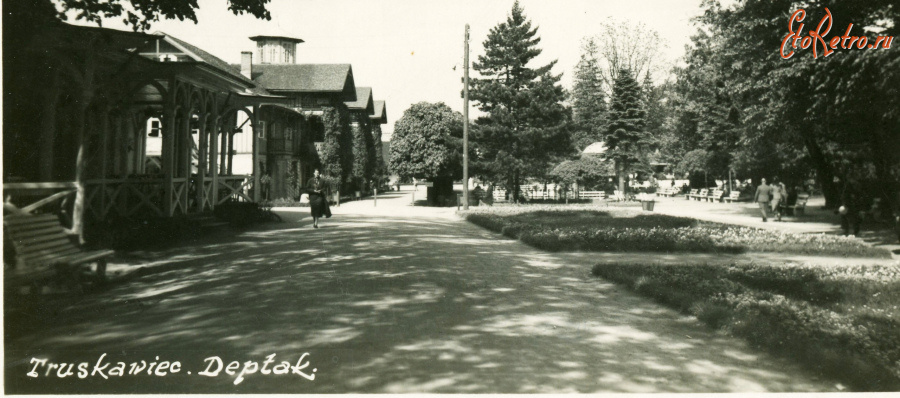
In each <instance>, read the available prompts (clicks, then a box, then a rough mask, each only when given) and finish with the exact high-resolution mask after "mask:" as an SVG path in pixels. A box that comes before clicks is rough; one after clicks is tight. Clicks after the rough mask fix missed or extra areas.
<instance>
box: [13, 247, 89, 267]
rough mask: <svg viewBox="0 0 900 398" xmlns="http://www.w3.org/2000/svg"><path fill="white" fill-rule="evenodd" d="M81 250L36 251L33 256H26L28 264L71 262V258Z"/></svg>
mask: <svg viewBox="0 0 900 398" xmlns="http://www.w3.org/2000/svg"><path fill="white" fill-rule="evenodd" d="M79 254H80V252H79V251H78V250H74V251H72V250H66V251H60V252H55V253H54V252H41V253H36V254H33V255H31V256H27V257H24V258H23V260H25V263H26V264H38V265H43V264H48V265H52V264H69V259H70V258H74V257H75V256H78V255H79Z"/></svg>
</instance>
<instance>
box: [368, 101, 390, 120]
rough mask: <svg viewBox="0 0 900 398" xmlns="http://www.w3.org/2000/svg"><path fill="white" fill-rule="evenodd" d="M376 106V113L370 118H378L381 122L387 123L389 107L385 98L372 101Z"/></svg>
mask: <svg viewBox="0 0 900 398" xmlns="http://www.w3.org/2000/svg"><path fill="white" fill-rule="evenodd" d="M372 104H373V105H374V106H375V113H374V114H372V115H369V118H370V119H372V120H378V122H379V123H380V124H387V107H386V106H385V103H384V101H383V100H377V101H373V103H372Z"/></svg>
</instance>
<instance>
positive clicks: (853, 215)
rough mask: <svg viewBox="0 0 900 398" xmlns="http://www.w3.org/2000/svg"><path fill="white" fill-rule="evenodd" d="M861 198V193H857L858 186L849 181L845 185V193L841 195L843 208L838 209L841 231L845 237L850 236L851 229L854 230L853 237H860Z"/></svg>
mask: <svg viewBox="0 0 900 398" xmlns="http://www.w3.org/2000/svg"><path fill="white" fill-rule="evenodd" d="M859 204H860V197H859V192H857V188H856V184H854V183H853V182H852V181H847V183H846V184H844V191H843V192H842V193H841V207H839V208H838V213H840V215H841V229H842V230H843V231H844V236H847V235H849V234H850V228H851V227H852V228H853V235H854V236H859V226H860V223H861V220H860V216H859V213H860V210H861V209H862V208H861V207H860V205H859Z"/></svg>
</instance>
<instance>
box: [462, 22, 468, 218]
mask: <svg viewBox="0 0 900 398" xmlns="http://www.w3.org/2000/svg"><path fill="white" fill-rule="evenodd" d="M464 62H465V64H466V65H465V66H464V67H463V80H464V81H465V85H463V210H469V24H466V37H465V61H464Z"/></svg>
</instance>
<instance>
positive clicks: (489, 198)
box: [481, 184, 494, 206]
mask: <svg viewBox="0 0 900 398" xmlns="http://www.w3.org/2000/svg"><path fill="white" fill-rule="evenodd" d="M481 202H482V203H484V204H486V205H488V206H492V205H493V204H494V184H488V185H487V189H485V190H484V199H481Z"/></svg>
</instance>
